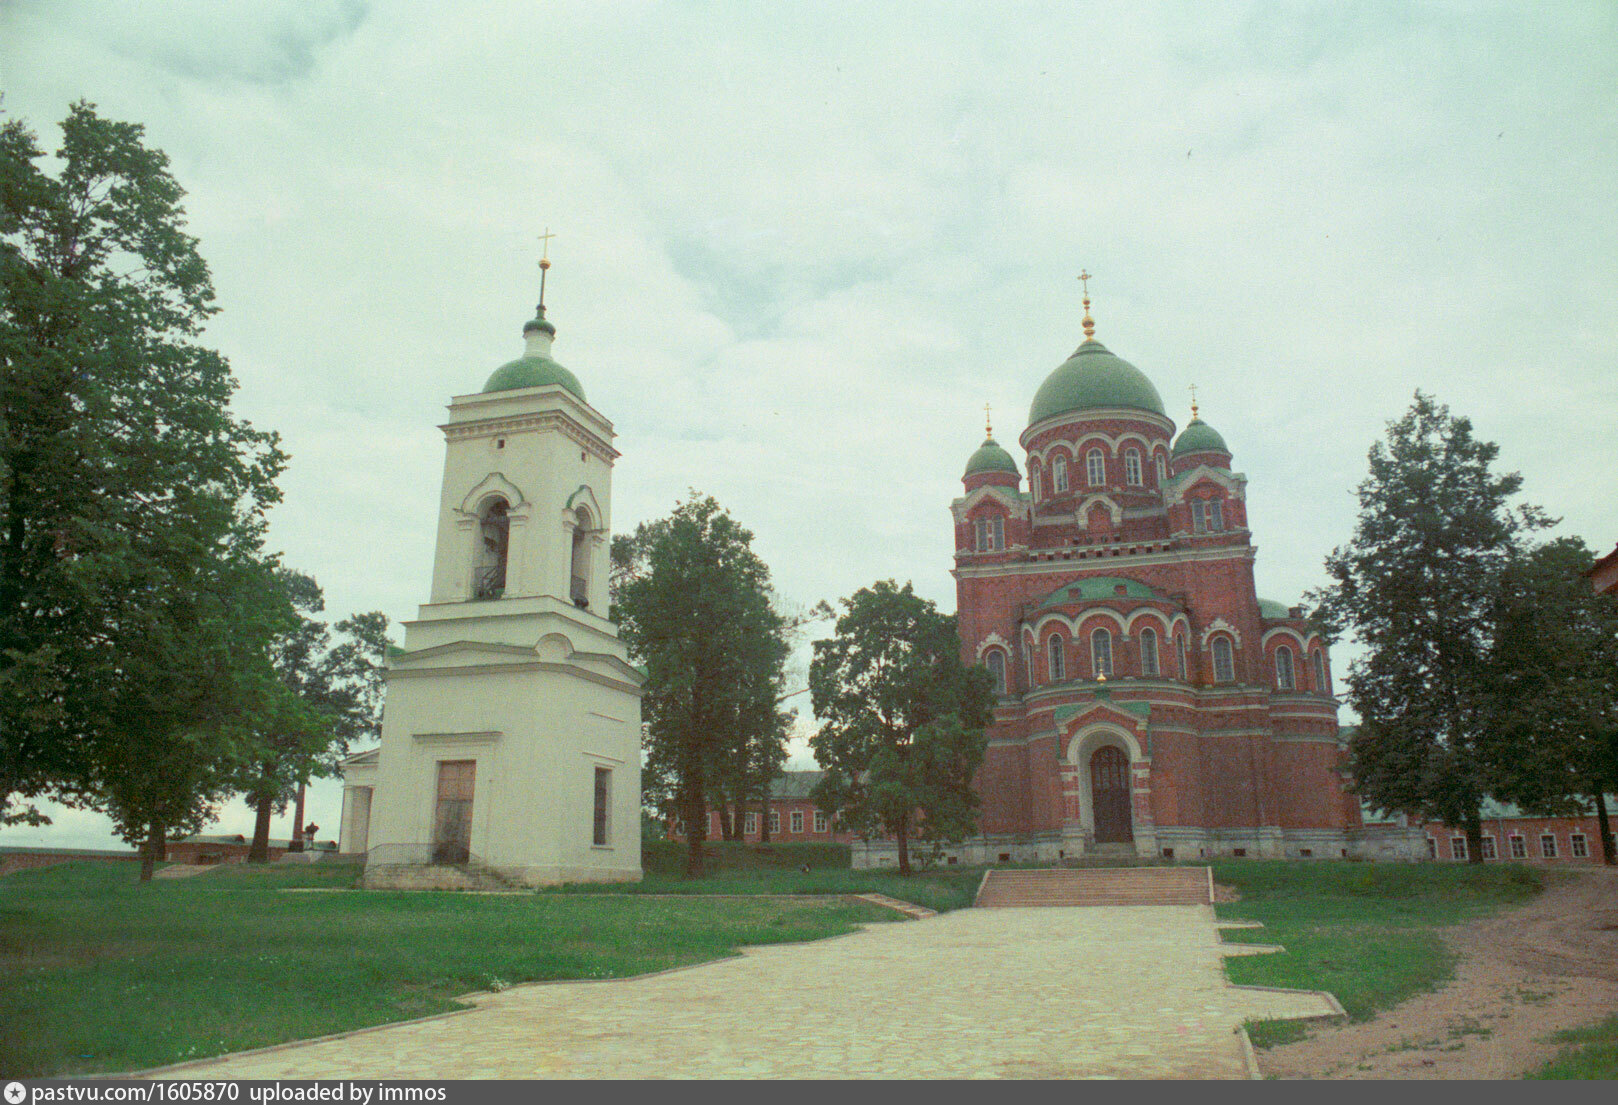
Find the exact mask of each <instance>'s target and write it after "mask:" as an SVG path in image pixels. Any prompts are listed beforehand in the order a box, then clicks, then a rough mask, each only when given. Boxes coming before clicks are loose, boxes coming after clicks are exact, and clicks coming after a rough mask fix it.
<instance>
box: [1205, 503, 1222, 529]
mask: <svg viewBox="0 0 1618 1105" xmlns="http://www.w3.org/2000/svg"><path fill="white" fill-rule="evenodd" d="M1208 532H1209V533H1223V532H1225V512H1224V501H1223V500H1221V499H1209V500H1208Z"/></svg>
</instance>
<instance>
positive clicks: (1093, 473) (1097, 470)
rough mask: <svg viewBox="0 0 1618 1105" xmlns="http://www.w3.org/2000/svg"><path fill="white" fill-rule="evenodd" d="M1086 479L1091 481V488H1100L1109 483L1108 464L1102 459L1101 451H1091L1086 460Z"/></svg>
mask: <svg viewBox="0 0 1618 1105" xmlns="http://www.w3.org/2000/svg"><path fill="white" fill-rule="evenodd" d="M1084 469H1085V472H1084V474H1085V478H1086V479H1088V480H1089V481H1090V486H1091V487H1100V486H1101V485H1102V484H1104V483H1106V482H1107V462H1106V459H1105V458H1103V457H1102V455H1101V450H1100V449H1091V450H1090V452H1089V453H1088V454H1087V455H1086V456H1085V458H1084Z"/></svg>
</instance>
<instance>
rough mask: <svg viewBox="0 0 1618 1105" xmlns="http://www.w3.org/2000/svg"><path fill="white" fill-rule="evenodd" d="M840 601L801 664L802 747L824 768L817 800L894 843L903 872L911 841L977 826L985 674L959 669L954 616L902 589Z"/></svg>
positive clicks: (987, 699)
mask: <svg viewBox="0 0 1618 1105" xmlns="http://www.w3.org/2000/svg"><path fill="white" fill-rule="evenodd" d="M842 604H843V610H844V612H843V614H842V616H841V617H839V618H838V619H837V627H836V635H835V636H833V637H832V638H830V639H828V640H824V641H816V642H815V656H814V661H813V662H812V663H811V665H810V668H809V690H810V695H811V697H812V699H813V701H814V709H815V714H816V716H817V717H819V718H820V719H821V721H822V725H821V728H820V731H819V732H818V733H817V734H816V735H815V736H814V737H813V738H812V739H811V741H810V744H811V746H812V747H813V748H814V750H815V758H816V759H817V760H818V761H819V762H820V766H821V767H822V768H824V769H825V775H824V776H823V777H822V779H821V781H820V783H819V785H818V786H817V788H816V794H815V798H816V801H817V803H818V804H819V805H820V807H821V808H822V809H824V810H825V811H826V812H827V813H828V814H840V815H841V816H842V818H843V820H844V821H845V822H846V823H847V824H849V825H850V826H852V827H853V828H854V829H855V830H856V831H858V832H860V833H861V834H862V835H866V836H870V835H875V834H876V833H878V832H881V833H886V834H888V835H891V836H893V837H894V839H895V840H896V841H897V842H898V846H899V872H900V874H905V875H908V874H909V873H910V841H911V839H912V838H919V839H929V840H960V839H962V838H964V837H966V836H968V835H970V834H971V833H972V832H973V831H974V829H975V828H976V824H977V804H978V799H977V794H976V793H975V792H974V791H973V789H972V776H973V775H974V774H975V773H976V772H977V769H978V767H979V765H980V764H982V762H983V749H984V743H985V738H984V728H985V727H986V726H987V725H988V724H989V721H990V711H991V709H992V707H993V702H994V697H993V693H992V691H991V690H990V677H989V673H988V672H987V671H985V670H984V669H983V668H981V667H973V668H967V667H965V666H964V665H963V664H962V663H961V642H960V638H959V636H958V635H957V633H956V631H955V619H954V617H953V616H951V615H946V614H940V613H939V612H938V610H937V608H936V607H935V606H934V605H933V604H932V603H931V602H929V601H928V600H926V599H923V598H921V597H919V596H917V595H916V594H915V592H914V591H913V590H912V589H911V585H910V584H909V583H906V584H905V585H904V587H903V588H900V587H898V586H897V585H896V584H895V583H894V582H893V581H892V580H883V581H881V582H879V583H877V584H875V585H873V586H871V587H868V588H865V589H863V590H860V591H856V592H855V593H854V595H853V596H852V597H850V598H846V599H844V600H843V603H842Z"/></svg>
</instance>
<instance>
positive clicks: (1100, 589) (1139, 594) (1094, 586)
mask: <svg viewBox="0 0 1618 1105" xmlns="http://www.w3.org/2000/svg"><path fill="white" fill-rule="evenodd" d="M1120 587H1122V588H1123V592H1122V593H1120V592H1119V590H1118V589H1119V588H1120ZM1118 598H1130V599H1155V600H1158V601H1162V599H1163V596H1162V595H1160V594H1158V593H1157V592H1156V591H1154V590H1153V589H1152V588H1150V587H1148V586H1147V585H1146V584H1144V583H1142V582H1141V581H1140V580H1138V579H1126V578H1124V577H1123V576H1088V577H1086V578H1085V579H1076V580H1074V581H1073V582H1071V583H1064V584H1062V586H1060V587H1058V588H1057V589H1056V590H1054V591H1052V592H1051V593H1050V594H1048V595H1046V596H1045V597H1044V598H1043V599H1040V600H1039V603H1038V605H1037V607H1036V609H1044V608H1045V607H1047V606H1068V605H1071V604H1073V603H1078V602H1094V601H1096V600H1098V599H1118Z"/></svg>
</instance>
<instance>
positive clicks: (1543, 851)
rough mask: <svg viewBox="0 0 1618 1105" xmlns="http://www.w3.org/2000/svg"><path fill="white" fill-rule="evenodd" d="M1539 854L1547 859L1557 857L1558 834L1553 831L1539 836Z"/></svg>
mask: <svg viewBox="0 0 1618 1105" xmlns="http://www.w3.org/2000/svg"><path fill="white" fill-rule="evenodd" d="M1539 854H1540V855H1542V856H1544V857H1545V858H1546V859H1555V858H1556V836H1555V834H1553V833H1542V834H1540V838H1539Z"/></svg>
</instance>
